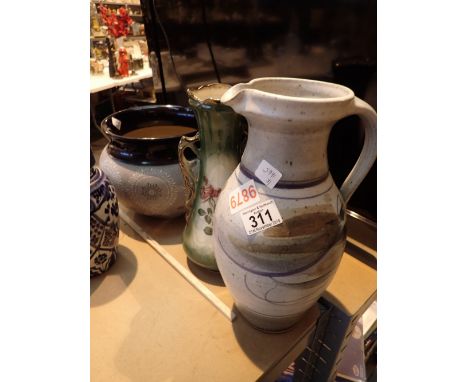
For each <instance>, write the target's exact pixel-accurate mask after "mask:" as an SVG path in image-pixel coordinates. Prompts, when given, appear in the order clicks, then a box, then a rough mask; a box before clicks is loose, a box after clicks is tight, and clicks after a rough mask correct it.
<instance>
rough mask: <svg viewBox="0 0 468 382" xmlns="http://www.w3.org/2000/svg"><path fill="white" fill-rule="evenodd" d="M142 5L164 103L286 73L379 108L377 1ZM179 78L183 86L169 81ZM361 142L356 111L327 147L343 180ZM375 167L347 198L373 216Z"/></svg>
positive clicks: (147, 1) (192, 0)
mask: <svg viewBox="0 0 468 382" xmlns="http://www.w3.org/2000/svg"><path fill="white" fill-rule="evenodd" d="M141 6H142V10H143V14H144V21H145V30H146V35H147V40H148V46H149V49H150V51H151V50H153V51H158V50H159V51H160V52H162V53H161V57H162V60H161V61H162V63H163V65H162V68H163V71H162V74H163V76H164V81H165V85H166V88H167V92H166V93H165V94H163V93H161V92H159V93H158V94H157V98H158V101H157V102H158V103H174V104H181V105H187V96H186V94H185V88H186V87H187V86H196V85H200V84H206V83H209V82H216V81H217V80H220V81H221V82H225V83H230V84H235V83H238V82H247V81H250V80H251V79H253V78H257V77H265V76H284V77H300V78H309V79H317V80H323V81H331V82H336V83H339V84H343V85H345V86H348V87H350V88H351V89H352V90H353V91H354V93H355V94H356V95H357V96H358V97H360V98H362V99H364V100H365V101H367V102H368V103H369V104H370V105H371V106H373V107H374V108H375V109H377V99H376V98H377V95H376V94H377V91H376V75H377V62H376V54H377V36H376V34H377V22H376V18H377V4H376V1H371V0H346V1H345V0H322V1H313V0H309V1H306V0H288V1H286V0H243V1H241V0H179V1H167V0H166V1H162V0H158V1H153V0H141ZM209 46H211V48H212V49H211V51H212V55H213V59H212V58H211V54H210V50H209ZM169 49H170V53H171V54H172V59H173V60H172V61H173V62H172V61H171V59H170V57H171V55H170V54H169V52H168V51H169ZM216 72H217V73H216ZM176 78H179V80H180V82H181V83H182V86H180V87H179V88H178V89H174V88H173V87H172V86H171V84H172V83H174V80H175V79H176ZM362 143H363V133H362V131H361V129H360V127H359V119H358V118H357V117H349V118H346V119H344V120H342V121H339V122H338V123H337V124H336V125H335V127H334V129H333V131H332V134H331V136H330V141H329V147H328V154H329V165H330V171H331V173H332V175H333V177H334V179H335V182H336V184H337V185H338V186H340V185H341V183H342V182H343V181H344V179H345V178H346V176H347V174H348V173H349V172H350V170H351V168H352V166H353V165H354V163H355V161H356V159H357V157H358V155H359V153H360V150H361V147H362ZM376 168H377V164H375V165H374V167H373V168H372V170H371V171H370V173H369V174H368V176H367V177H366V179H365V180H364V182H363V183H362V184H361V186H360V187H359V188H358V190H357V191H356V193H355V194H354V195H353V197H352V198H351V200H350V202H349V204H348V208H349V209H352V210H354V211H356V212H358V213H360V214H362V215H364V216H366V217H368V218H370V219H371V220H374V221H377V175H376V174H377V171H376Z"/></svg>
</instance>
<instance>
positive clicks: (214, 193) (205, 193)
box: [197, 176, 221, 235]
mask: <svg viewBox="0 0 468 382" xmlns="http://www.w3.org/2000/svg"><path fill="white" fill-rule="evenodd" d="M203 181H204V184H203V186H202V188H201V191H200V196H201V202H202V203H208V205H209V207H208V208H207V209H206V210H204V209H203V208H199V209H198V210H197V212H198V215H200V216H204V217H205V222H206V224H207V226H206V227H205V228H204V229H203V232H204V233H205V234H206V235H213V212H214V209H215V207H216V200H217V199H218V196H219V194H220V193H221V188H214V187H213V186H212V185H211V184H209V183H208V178H207V177H206V176H204V177H203Z"/></svg>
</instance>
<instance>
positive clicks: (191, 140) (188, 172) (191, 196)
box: [178, 132, 200, 222]
mask: <svg viewBox="0 0 468 382" xmlns="http://www.w3.org/2000/svg"><path fill="white" fill-rule="evenodd" d="M198 141H200V132H197V134H195V135H194V136H193V137H186V136H185V135H184V136H182V137H181V138H180V141H179V147H178V153H179V165H180V169H181V171H182V175H183V177H184V184H185V189H186V190H187V192H188V195H187V197H186V199H185V220H186V221H187V222H188V220H189V219H190V215H191V212H192V207H193V202H194V200H195V185H196V183H197V177H198V174H195V173H194V170H193V169H194V166H193V163H190V161H189V160H187V158H186V157H185V154H184V152H185V149H187V148H189V149H190V150H192V152H193V153H194V154H195V155H196V156H197V158H199V159H200V157H199V151H200V150H199V149H198V148H197V147H196V146H195V143H196V142H198Z"/></svg>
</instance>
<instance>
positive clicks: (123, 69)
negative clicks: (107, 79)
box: [119, 47, 129, 77]
mask: <svg viewBox="0 0 468 382" xmlns="http://www.w3.org/2000/svg"><path fill="white" fill-rule="evenodd" d="M128 66H129V59H128V54H127V51H126V49H125V48H124V47H122V48H119V74H120V75H121V76H122V77H127V76H128V69H129V67H128Z"/></svg>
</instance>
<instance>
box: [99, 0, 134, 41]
mask: <svg viewBox="0 0 468 382" xmlns="http://www.w3.org/2000/svg"><path fill="white" fill-rule="evenodd" d="M99 11H100V13H101V18H102V21H103V22H104V23H105V24H106V26H107V29H108V31H109V34H111V35H112V36H113V37H114V38H118V37H122V36H127V35H128V34H129V33H130V25H131V24H132V23H133V20H132V18H131V17H130V16H129V15H128V11H127V9H126V8H124V7H120V8H119V9H118V10H117V12H116V11H113V10H111V9H109V8H107V7H105V6H104V5H100V6H99Z"/></svg>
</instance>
